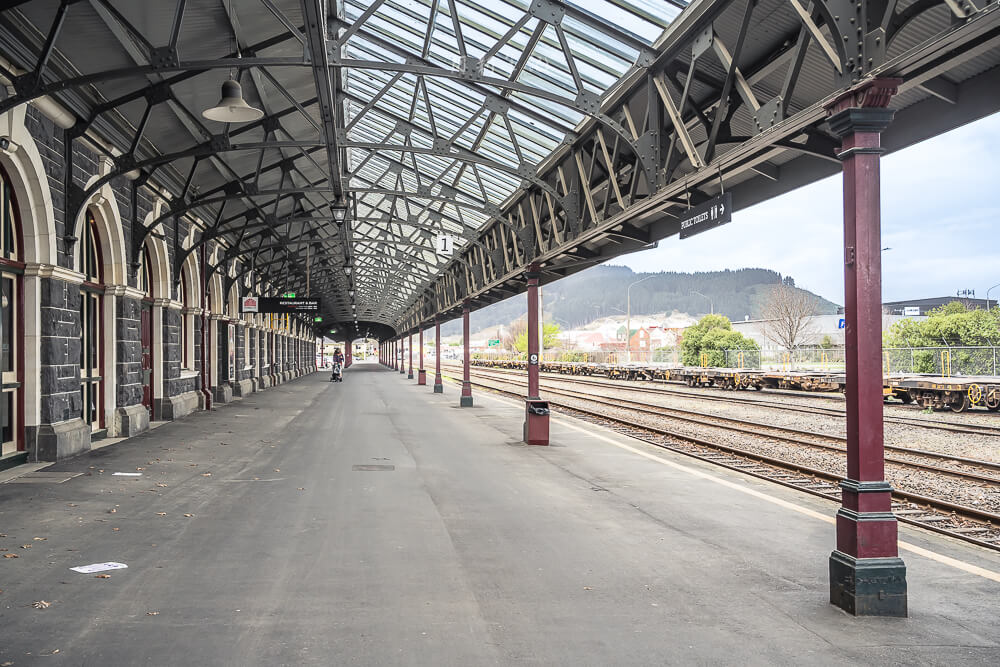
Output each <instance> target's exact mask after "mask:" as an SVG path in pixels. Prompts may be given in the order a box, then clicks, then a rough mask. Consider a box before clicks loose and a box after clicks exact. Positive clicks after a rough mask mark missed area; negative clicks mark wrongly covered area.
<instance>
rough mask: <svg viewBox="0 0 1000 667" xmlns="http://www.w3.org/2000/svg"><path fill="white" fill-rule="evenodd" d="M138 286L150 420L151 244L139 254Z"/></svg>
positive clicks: (142, 362) (153, 291) (145, 396)
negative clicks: (140, 298)
mask: <svg viewBox="0 0 1000 667" xmlns="http://www.w3.org/2000/svg"><path fill="white" fill-rule="evenodd" d="M138 287H139V291H140V292H142V303H141V306H140V311H139V342H140V345H141V354H140V358H139V359H140V366H141V369H142V371H141V372H142V405H143V406H144V407H145V408H146V409H147V410H149V420H150V421H153V420H154V419H155V418H156V417H155V414H154V409H153V408H154V404H155V402H154V400H153V399H154V396H153V387H154V384H153V383H154V381H155V378H154V375H155V370H154V366H153V301H154V299H155V298H156V288H155V281H154V280H153V260H152V258H151V257H150V253H149V246H148V245H146V244H143V246H142V253H141V254H140V255H139V275H138Z"/></svg>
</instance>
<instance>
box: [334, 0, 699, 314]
mask: <svg viewBox="0 0 1000 667" xmlns="http://www.w3.org/2000/svg"><path fill="white" fill-rule="evenodd" d="M684 4H685V3H683V2H680V1H678V2H676V3H671V2H666V1H665V0H633V1H624V0H603V1H594V0H589V1H588V2H579V3H570V2H552V1H549V0H534V1H533V2H531V1H528V0H487V1H485V2H467V1H465V0H385V1H382V2H378V1H376V2H362V1H358V0H346V1H345V2H344V3H343V5H342V7H343V14H342V16H341V17H340V18H341V22H340V26H339V27H340V31H339V33H338V34H337V35H336V36H335V35H331V39H332V38H336V39H337V45H338V50H339V53H338V58H339V59H340V64H341V65H342V66H343V69H342V89H343V96H344V103H345V104H344V123H343V124H344V128H343V129H342V130H341V132H340V136H339V140H340V142H341V144H342V146H343V147H345V148H346V151H347V153H348V160H347V163H346V165H345V167H346V171H348V172H349V177H348V180H347V185H348V188H347V189H348V190H349V191H350V192H351V193H352V197H353V198H354V200H355V202H356V219H355V221H354V223H353V227H352V245H353V250H354V253H355V255H354V259H355V272H356V274H355V278H356V283H357V286H358V287H357V289H358V291H359V295H360V296H361V297H362V298H363V299H364V300H366V301H369V302H370V303H371V302H373V301H374V303H375V304H378V308H379V309H380V310H382V312H370V313H366V315H370V316H373V319H380V318H382V317H386V316H390V317H391V314H392V312H393V311H397V309H400V308H402V307H404V306H405V305H406V304H408V303H409V302H410V300H411V298H412V296H413V294H414V293H415V292H419V291H420V289H422V287H423V286H424V285H425V284H426V283H428V282H429V281H430V279H432V278H433V277H434V276H436V275H437V274H438V272H439V270H440V269H441V268H442V267H443V266H444V263H445V262H446V261H447V259H448V258H447V257H440V256H438V255H437V254H436V253H435V248H434V241H435V238H436V236H437V235H438V234H448V235H453V236H454V237H455V245H456V247H458V248H460V247H461V246H462V245H463V244H464V243H465V242H467V240H468V239H470V238H473V237H474V236H475V232H476V231H478V230H479V229H481V228H482V227H483V226H484V225H486V223H487V222H488V221H489V220H490V219H491V218H492V217H494V216H496V215H498V213H499V206H500V205H501V204H502V203H503V202H505V201H507V200H508V199H509V198H510V197H511V196H512V195H514V194H515V193H516V192H517V191H518V189H519V188H521V187H522V186H523V185H525V178H526V177H527V176H529V175H532V174H534V173H535V170H536V168H537V165H538V164H539V163H540V162H541V161H542V160H544V159H545V158H546V157H547V156H548V155H549V154H551V153H552V151H553V150H555V149H556V148H557V147H558V146H559V145H560V144H561V143H562V142H563V141H564V140H565V139H566V138H567V135H572V132H573V130H574V128H575V127H576V126H577V125H578V124H579V123H581V122H582V121H584V120H585V119H586V118H587V115H588V112H593V111H595V110H596V109H597V105H598V104H599V102H600V97H601V96H602V95H603V94H604V93H605V91H607V90H608V89H609V88H610V87H612V86H613V85H614V84H615V83H617V82H618V81H619V80H620V79H621V78H622V76H623V75H624V74H625V73H626V72H628V71H629V69H630V68H631V67H632V66H634V65H635V64H636V62H637V60H638V59H639V58H640V56H644V55H648V54H649V53H650V52H651V51H652V47H653V45H654V43H655V42H656V40H657V39H658V38H659V37H660V36H661V34H662V33H663V30H664V29H665V28H666V26H667V25H668V24H669V23H670V22H671V21H672V20H673V19H674V18H676V17H677V15H678V14H679V13H680V11H681V9H682V7H683V6H684ZM387 290H391V292H387ZM373 305H374V304H373Z"/></svg>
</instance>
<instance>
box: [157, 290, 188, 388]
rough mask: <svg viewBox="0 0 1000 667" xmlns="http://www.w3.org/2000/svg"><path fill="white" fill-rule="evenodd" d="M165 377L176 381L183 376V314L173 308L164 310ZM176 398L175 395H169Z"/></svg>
mask: <svg viewBox="0 0 1000 667" xmlns="http://www.w3.org/2000/svg"><path fill="white" fill-rule="evenodd" d="M161 345H162V348H163V377H164V378H165V379H166V380H168V381H169V380H176V379H177V378H179V377H180V376H181V363H182V362H183V354H184V351H183V350H181V313H180V311H177V310H174V309H173V308H164V309H163V332H162V338H161ZM167 395H168V396H174V394H167Z"/></svg>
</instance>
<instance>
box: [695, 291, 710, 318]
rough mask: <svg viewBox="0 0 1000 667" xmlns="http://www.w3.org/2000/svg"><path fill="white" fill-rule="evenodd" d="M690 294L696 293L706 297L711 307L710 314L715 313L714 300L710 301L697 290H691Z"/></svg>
mask: <svg viewBox="0 0 1000 667" xmlns="http://www.w3.org/2000/svg"><path fill="white" fill-rule="evenodd" d="M691 294H697V295H698V296H700V297H702V298H704V299H708V305H709V307H710V308H711V311H712V315H715V302H714V301H712V300H711V299H709V298H708V297H707V296H705V295H704V294H702V293H701V292H698V291H696V290H691Z"/></svg>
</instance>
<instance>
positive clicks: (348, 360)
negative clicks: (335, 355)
mask: <svg viewBox="0 0 1000 667" xmlns="http://www.w3.org/2000/svg"><path fill="white" fill-rule="evenodd" d="M351 348H352V345H351V342H350V341H348V342H347V344H346V345H344V368H350V367H351V364H353V363H354V354H353V352H352V351H351Z"/></svg>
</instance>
